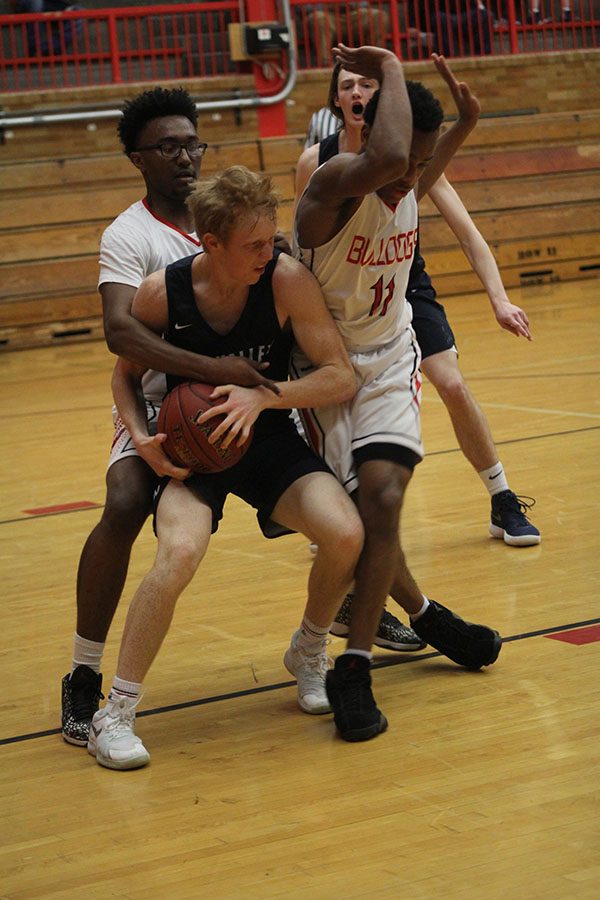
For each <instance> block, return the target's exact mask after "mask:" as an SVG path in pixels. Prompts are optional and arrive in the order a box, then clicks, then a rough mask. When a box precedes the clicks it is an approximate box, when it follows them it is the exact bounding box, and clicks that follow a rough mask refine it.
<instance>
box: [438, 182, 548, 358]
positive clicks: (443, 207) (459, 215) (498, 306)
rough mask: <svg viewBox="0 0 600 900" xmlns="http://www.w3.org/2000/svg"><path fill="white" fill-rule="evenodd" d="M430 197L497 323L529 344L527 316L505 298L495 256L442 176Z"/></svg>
mask: <svg viewBox="0 0 600 900" xmlns="http://www.w3.org/2000/svg"><path fill="white" fill-rule="evenodd" d="M429 196H430V197H431V199H432V200H433V202H434V204H435V205H436V207H437V208H438V210H439V211H440V213H441V214H442V216H443V217H444V219H445V220H446V222H447V223H448V225H449V226H450V228H451V229H452V231H453V232H454V234H455V235H456V237H457V239H458V241H459V243H460V245H461V247H462V249H463V251H464V254H465V256H466V257H467V259H468V260H469V262H470V264H471V267H472V268H473V271H474V272H475V273H476V275H477V276H478V278H479V280H480V281H481V283H482V284H483V286H484V288H485V290H486V293H487V295H488V297H489V298H490V303H491V304H492V309H493V310H494V315H495V316H496V319H497V321H498V324H499V325H501V326H502V328H506V330H507V331H510V332H511V333H512V334H515V335H516V336H517V337H519V335H522V336H523V337H526V338H527V340H529V341H530V340H531V333H530V331H529V320H528V318H527V315H526V313H525V312H524V310H522V309H521V308H520V307H518V306H515V304H514V303H511V301H510V300H509V299H508V296H507V294H506V289H505V287H504V285H503V283H502V277H501V275H500V271H499V269H498V264H497V263H496V260H495V258H494V254H493V253H492V251H491V250H490V248H489V246H488V245H487V243H486V241H485V239H484V237H483V235H482V234H481V232H480V231H479V230H478V228H477V226H476V225H475V223H474V222H473V219H472V218H471V216H470V215H469V213H468V211H467V209H466V208H465V206H464V204H463V202H462V200H461V199H460V197H459V196H458V194H457V193H456V191H455V190H454V188H453V187H452V185H451V184H450V182H449V181H448V179H447V178H446V177H445V176H444V175H442V177H441V178H439V179H438V180H437V181H436V183H435V184H434V185H433V187H432V188H431V190H430V191H429Z"/></svg>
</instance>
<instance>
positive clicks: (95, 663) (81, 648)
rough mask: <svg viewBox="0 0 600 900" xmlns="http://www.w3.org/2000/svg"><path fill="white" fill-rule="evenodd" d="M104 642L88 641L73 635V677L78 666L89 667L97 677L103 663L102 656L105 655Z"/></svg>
mask: <svg viewBox="0 0 600 900" xmlns="http://www.w3.org/2000/svg"><path fill="white" fill-rule="evenodd" d="M104 646H105V645H104V641H102V642H99V641H88V639H87V638H82V637H81V635H79V634H77V632H75V634H74V635H73V664H72V666H71V675H72V674H73V672H74V671H75V669H76V668H77V666H88V667H89V668H90V669H92V670H93V671H94V672H95V673H96V675H97V674H98V673H99V672H100V665H101V663H102V654H103V653H104Z"/></svg>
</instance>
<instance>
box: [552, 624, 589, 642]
mask: <svg viewBox="0 0 600 900" xmlns="http://www.w3.org/2000/svg"><path fill="white" fill-rule="evenodd" d="M544 637H549V638H552V640H553V641H564V642H565V643H566V644H593V643H594V641H600V625H588V626H586V627H585V628H573V630H572V631H561V632H560V634H546V635H544Z"/></svg>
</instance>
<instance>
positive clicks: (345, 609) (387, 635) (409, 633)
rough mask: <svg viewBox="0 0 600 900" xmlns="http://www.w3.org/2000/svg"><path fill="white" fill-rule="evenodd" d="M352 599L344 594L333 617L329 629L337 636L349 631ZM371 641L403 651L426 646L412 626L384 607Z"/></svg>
mask: <svg viewBox="0 0 600 900" xmlns="http://www.w3.org/2000/svg"><path fill="white" fill-rule="evenodd" d="M353 599H354V596H353V594H346V597H345V599H344V602H343V603H342V605H341V606H340V609H339V612H338V614H337V616H336V617H335V622H334V623H333V625H332V626H331V628H330V629H329V630H330V631H331V633H332V634H335V635H337V637H346V635H347V634H348V632H349V631H350V613H351V611H352V600H353ZM373 643H374V644H375V646H376V647H383V648H384V649H385V650H401V651H403V652H405V653H406V652H411V651H413V650H423V649H424V648H425V647H426V646H427V644H426V643H425V641H423V640H421V638H420V637H419V635H418V634H417V633H416V632H415V631H413V630H412V628H410V627H409V626H408V625H403V624H402V622H401V621H400V620H399V619H397V618H396V616H393V615H392V614H391V612H388V611H387V609H384V611H383V613H382V616H381V621H380V622H379V628H378V629H377V634H376V635H375V640H374V641H373Z"/></svg>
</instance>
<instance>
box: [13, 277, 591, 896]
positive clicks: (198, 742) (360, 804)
mask: <svg viewBox="0 0 600 900" xmlns="http://www.w3.org/2000/svg"><path fill="white" fill-rule="evenodd" d="M599 285H600V282H598V281H597V280H589V281H580V282H572V283H569V284H562V285H546V286H540V287H534V288H528V289H527V290H524V291H520V290H514V291H512V292H511V295H512V298H513V300H514V302H516V303H518V304H519V305H521V306H523V307H524V308H525V309H526V310H527V312H528V314H529V316H530V320H531V326H532V330H533V333H534V338H535V340H534V342H533V343H532V344H528V343H526V342H525V341H523V340H522V339H519V340H517V339H515V338H513V337H512V336H511V335H509V334H508V333H506V332H502V331H501V330H500V329H499V327H498V326H497V325H496V323H495V321H494V320H493V317H492V315H491V314H490V311H489V307H488V304H487V301H486V299H485V298H484V297H483V296H481V295H470V296H466V297H462V298H461V297H456V298H452V299H451V300H449V301H448V303H447V309H448V313H449V317H450V320H451V322H452V323H453V325H454V327H455V331H456V335H457V339H458V342H459V347H460V351H461V364H462V367H463V370H464V372H465V373H466V374H467V376H468V380H469V383H470V385H471V387H472V389H473V392H474V393H475V395H476V397H477V398H478V400H479V401H480V403H481V405H482V407H483V409H484V410H485V412H486V415H487V416H488V418H489V421H490V424H491V427H492V431H493V434H494V436H495V439H496V441H497V444H498V446H499V455H500V458H501V460H502V461H503V463H504V466H505V468H506V471H507V473H508V476H509V481H510V484H511V487H512V488H513V489H514V490H515V491H516V492H517V493H522V494H528V495H531V496H533V497H535V498H536V499H537V505H536V507H535V509H534V510H533V512H532V516H531V517H532V520H533V521H534V522H535V523H536V524H537V525H538V526H539V527H540V529H541V531H542V536H543V540H542V544H541V546H539V547H530V548H524V549H516V548H510V547H506V546H505V545H504V544H503V543H501V542H498V541H494V540H491V539H490V538H488V536H487V521H488V511H489V504H488V500H487V498H486V496H485V493H484V490H483V488H482V486H481V484H480V482H479V479H478V478H477V476H476V475H475V474H474V472H473V471H472V470H471V469H470V467H469V466H468V464H467V463H466V461H465V460H464V458H463V457H462V455H461V454H460V453H459V452H458V450H457V449H456V442H455V439H454V435H453V432H452V430H451V426H450V423H449V419H448V416H447V415H446V413H445V410H444V408H443V406H442V404H441V403H440V401H439V400H438V398H437V396H436V395H435V394H434V392H433V390H432V389H431V388H430V387H429V386H427V385H426V386H425V399H424V407H423V418H424V429H425V438H426V446H427V450H428V456H427V458H426V460H425V462H424V463H423V464H422V465H421V466H419V468H418V469H417V472H416V474H415V478H414V480H413V483H412V485H411V488H410V491H409V496H408V500H407V505H406V510H405V513H404V518H403V535H404V542H405V546H406V548H407V553H408V558H409V562H410V565H411V568H412V570H413V572H414V573H415V575H416V577H417V579H418V581H419V582H420V584H421V586H422V587H423V589H424V590H425V591H426V592H427V593H429V594H430V595H431V596H432V597H434V598H438V599H439V600H441V601H442V602H444V603H446V604H448V605H449V606H450V607H453V608H455V609H457V610H458V611H460V612H461V613H462V614H463V615H464V616H465V617H466V618H471V619H474V620H476V621H477V620H479V621H484V622H486V623H489V624H492V625H494V626H495V627H497V628H498V629H499V630H500V631H501V633H502V634H503V636H504V637H505V638H506V643H505V645H504V647H503V650H502V653H501V655H500V658H499V660H498V662H497V664H496V665H494V666H493V667H492V668H491V669H489V670H486V671H484V672H481V673H469V672H466V671H463V670H461V669H459V668H457V667H456V666H454V665H452V664H450V663H448V662H447V661H446V660H445V659H443V658H440V657H438V656H437V654H435V653H431V652H427V651H425V652H424V653H422V654H418V655H417V656H415V655H413V656H410V655H404V656H403V655H401V654H393V653H387V652H385V651H379V652H378V653H377V655H376V663H377V668H376V670H375V672H374V684H375V692H376V696H377V698H378V700H379V702H380V705H381V707H382V709H383V710H384V711H385V712H386V714H387V716H388V718H389V721H390V727H389V730H388V731H387V732H386V733H385V734H384V735H382V736H380V737H378V738H376V739H375V740H373V741H371V742H368V743H365V744H357V745H351V744H346V743H344V742H343V741H341V740H339V739H338V738H336V736H335V734H334V729H333V724H332V721H331V717H329V716H324V717H313V718H311V717H309V716H306V715H304V714H303V713H301V712H300V711H299V709H298V708H297V707H296V703H295V688H294V686H293V684H292V682H291V679H290V676H289V675H288V673H287V672H286V670H285V669H284V667H283V664H282V655H283V652H284V650H285V648H286V646H287V642H288V639H289V635H290V633H291V632H292V631H293V630H294V629H295V627H296V625H297V623H298V621H299V616H300V613H301V610H302V607H303V603H304V586H305V582H306V578H307V574H308V570H309V566H310V557H309V553H308V547H307V542H306V540H305V539H304V538H302V537H301V536H291V537H288V538H283V539H280V540H278V541H271V542H267V541H265V540H264V539H262V538H261V536H260V535H259V532H258V529H257V526H256V525H255V521H254V515H253V513H252V511H250V510H249V509H247V508H245V507H243V506H242V504H241V503H238V502H236V501H232V502H230V503H229V506H228V509H227V512H226V517H225V521H224V523H223V524H222V526H221V529H220V531H219V533H218V535H217V536H216V537H215V538H214V539H213V542H212V544H211V547H210V549H209V553H208V556H207V559H206V561H205V563H204V565H203V567H202V569H201V572H200V574H198V575H197V577H196V579H195V580H194V582H193V583H192V585H191V586H190V588H189V589H188V590H187V592H186V593H185V594H184V596H183V597H182V599H181V601H180V603H179V606H178V609H177V612H176V618H175V622H174V624H173V627H172V629H171V632H170V634H169V636H168V638H167V640H166V642H165V645H164V647H163V649H162V651H161V653H160V655H159V657H158V659H157V661H156V663H155V665H154V667H153V669H152V670H151V673H150V676H149V678H148V681H147V684H146V693H145V696H144V699H143V701H142V704H143V716H142V717H140V718H139V721H138V731H139V733H140V734H141V735H142V736H143V738H144V740H145V742H146V744H147V746H148V748H149V749H150V752H151V754H152V763H151V765H150V766H149V767H148V768H146V769H142V770H138V771H134V772H113V771H109V770H106V769H102V768H100V767H99V766H97V765H96V763H95V762H94V761H93V759H92V758H91V757H90V756H89V755H88V754H87V753H86V752H85V750H83V749H79V748H75V747H72V746H69V745H67V744H65V743H63V741H62V739H61V737H60V734H59V730H58V725H59V693H60V690H59V689H60V680H61V678H62V676H63V675H64V673H65V672H66V671H67V670H68V668H69V665H70V657H71V636H72V632H73V627H74V611H75V605H74V602H75V600H74V598H75V573H76V567H77V562H78V558H79V553H80V550H81V547H82V545H83V542H84V540H85V538H86V537H87V535H88V533H89V531H90V530H91V528H92V527H93V526H94V524H95V523H96V521H97V520H98V518H99V514H100V512H99V507H100V505H101V504H102V503H103V500H104V486H103V475H104V461H105V458H106V453H107V447H108V444H109V440H110V436H111V423H110V414H109V407H110V403H111V399H110V393H109V377H110V371H111V368H112V359H111V357H110V356H109V354H108V352H107V350H106V349H105V348H104V346H103V344H101V343H93V344H81V345H71V346H65V347H51V348H46V349H38V350H28V351H22V352H15V353H7V354H4V355H3V356H2V357H1V359H0V366H1V369H2V382H3V384H4V387H5V390H4V394H3V399H2V401H1V407H0V408H1V411H2V423H3V424H2V444H3V466H2V476H1V478H2V500H1V501H0V502H1V507H0V525H1V527H0V539H1V540H2V547H1V550H0V553H1V558H2V569H3V571H2V582H1V583H2V586H3V595H4V602H3V633H4V640H3V649H2V653H1V663H2V670H1V673H0V684H1V685H2V699H1V701H0V704H1V710H2V719H1V721H2V724H1V728H0V736H1V738H2V741H1V744H2V745H1V746H0V760H1V768H0V773H1V774H0V780H1V786H2V787H1V797H0V822H1V828H2V841H1V850H0V896H1V897H2V898H7V900H8V898H10V900H16V898H27V900H29V898H39V897H43V898H59V897H61V898H86V900H90V898H106V897H119V898H125V897H127V898H135V900H138V898H144V900H147V898H196V897H203V898H236V900H237V898H244V900H245V898H264V897H280V896H281V897H284V896H285V897H287V898H290V897H294V898H308V900H312V898H342V897H343V898H348V897H352V898H355V897H361V898H371V897H395V898H426V900H430V898H442V897H443V898H461V900H463V898H466V900H471V898H483V897H485V898H502V900H506V898H508V900H514V898H534V900H536V898H544V900H546V898H556V900H563V898H597V897H598V883H599V880H600V836H599V832H600V828H599V824H600V823H599V818H600V802H599V801H600V790H599V786H600V767H599V764H598V759H599V747H600V743H599V740H598V738H599V731H600V729H599V726H598V706H599V701H600V677H599V676H600V666H599V661H600V655H599V650H600V614H599V611H598V595H599V586H600V578H599V566H598V557H599V549H600V538H599V534H600V527H599V524H598V498H599V495H600V469H599V466H598V458H599V456H600V362H599V350H600V303H599V300H598V288H599ZM85 504H91V507H87V508H86V506H85ZM71 505H73V506H71ZM96 507H98V508H96ZM44 510H45V512H44ZM153 550H154V537H153V535H152V532H151V529H150V527H149V526H147V528H146V530H145V531H144V533H143V534H142V536H141V538H140V539H139V541H138V543H137V545H136V547H135V550H134V556H133V560H132V564H131V569H130V576H129V580H128V583H127V586H126V590H125V594H124V599H123V603H122V604H121V608H120V610H119V612H118V614H117V618H116V620H115V623H114V626H113V630H112V633H111V637H110V641H109V644H108V648H107V652H106V656H105V663H104V677H105V686H106V687H108V686H109V685H110V680H111V677H112V674H113V672H114V665H115V660H116V654H117V649H118V642H119V637H120V633H121V629H122V625H123V620H124V616H125V612H126V609H127V604H128V601H129V599H130V598H131V595H132V592H133V590H134V589H135V586H136V585H137V583H138V582H139V580H140V578H141V576H142V575H143V574H144V572H145V571H146V570H147V568H148V567H149V565H150V563H151V560H152V557H153ZM392 605H393V604H392ZM342 647H343V643H342V641H341V640H339V639H335V640H334V641H333V643H332V652H333V653H334V654H335V653H337V652H339V651H340V650H341V648H342Z"/></svg>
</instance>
